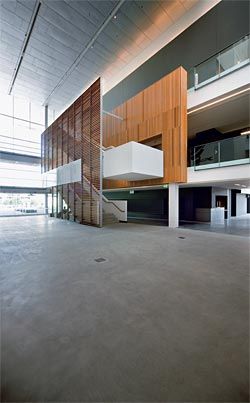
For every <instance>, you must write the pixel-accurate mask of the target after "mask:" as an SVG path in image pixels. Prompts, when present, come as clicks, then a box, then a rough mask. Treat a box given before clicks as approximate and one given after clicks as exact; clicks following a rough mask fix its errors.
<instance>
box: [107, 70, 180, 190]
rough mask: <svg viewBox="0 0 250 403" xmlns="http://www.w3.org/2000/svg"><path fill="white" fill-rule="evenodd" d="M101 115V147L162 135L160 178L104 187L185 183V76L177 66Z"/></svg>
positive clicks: (123, 182) (108, 184)
mask: <svg viewBox="0 0 250 403" xmlns="http://www.w3.org/2000/svg"><path fill="white" fill-rule="evenodd" d="M112 113H114V114H116V115H118V116H121V117H123V118H124V120H123V121H120V120H118V119H115V118H112V117H111V116H109V115H105V116H104V118H103V144H104V146H105V147H109V146H112V145H113V146H118V145H120V144H124V143H126V142H128V141H139V142H140V141H141V142H144V141H145V140H147V139H150V138H152V137H154V136H157V135H162V150H163V152H164V177H163V178H162V179H161V178H159V179H151V180H144V181H130V182H128V181H117V180H116V181H114V180H104V188H106V189H112V188H122V187H133V186H147V185H160V184H164V183H172V182H177V183H178V182H186V181H187V73H186V71H185V70H184V69H183V68H182V67H179V68H177V69H176V70H174V71H173V72H172V73H170V74H168V75H167V76H165V77H163V78H162V79H161V80H159V81H157V82H156V83H154V84H152V85H151V86H149V87H148V88H146V89H145V90H143V91H141V92H140V93H138V94H137V95H135V96H134V97H133V98H131V99H129V100H128V101H126V102H124V104H122V105H120V106H118V107H116V108H115V109H114V110H113V111H112Z"/></svg>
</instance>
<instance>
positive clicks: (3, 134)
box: [0, 94, 44, 157]
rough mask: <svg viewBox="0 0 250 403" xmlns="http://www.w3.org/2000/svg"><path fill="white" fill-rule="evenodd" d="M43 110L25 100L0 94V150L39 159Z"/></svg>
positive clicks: (39, 106)
mask: <svg viewBox="0 0 250 403" xmlns="http://www.w3.org/2000/svg"><path fill="white" fill-rule="evenodd" d="M43 130H44V108H43V107H42V106H41V105H35V104H33V103H31V102H29V101H28V100H27V99H24V98H20V97H15V96H12V95H3V94H1V99H0V150H1V151H6V152H11V153H15V154H25V155H33V156H38V157H40V150H41V133H42V132H43Z"/></svg>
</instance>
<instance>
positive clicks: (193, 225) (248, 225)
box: [128, 214, 250, 237]
mask: <svg viewBox="0 0 250 403" xmlns="http://www.w3.org/2000/svg"><path fill="white" fill-rule="evenodd" d="M128 222H129V223H134V224H145V225H156V226H161V227H162V226H168V220H167V219H160V218H159V219H156V218H139V217H129V218H128ZM180 228H188V229H194V230H198V231H209V232H218V233H221V234H230V235H240V236H245V237H250V214H247V215H244V216H241V217H231V218H229V219H228V220H225V221H224V223H223V224H211V223H205V222H204V223H202V222H191V221H180Z"/></svg>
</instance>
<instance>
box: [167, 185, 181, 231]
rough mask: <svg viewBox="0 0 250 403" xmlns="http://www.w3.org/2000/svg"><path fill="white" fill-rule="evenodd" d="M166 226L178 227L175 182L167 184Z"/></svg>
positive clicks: (177, 188) (177, 195)
mask: <svg viewBox="0 0 250 403" xmlns="http://www.w3.org/2000/svg"><path fill="white" fill-rule="evenodd" d="M168 226H169V227H170V228H177V227H179V185H178V184H177V183H170V184H169V185H168Z"/></svg>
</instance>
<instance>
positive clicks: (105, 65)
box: [0, 0, 219, 111]
mask: <svg viewBox="0 0 250 403" xmlns="http://www.w3.org/2000/svg"><path fill="white" fill-rule="evenodd" d="M218 1H219V0H210V1H209V2H208V1H206V2H204V1H203V0H160V1H156V0H154V1H151V0H140V1H133V0H129V1H128V0H127V1H125V2H124V3H123V4H122V5H121V7H120V8H119V10H118V12H117V13H116V18H112V19H111V20H110V21H109V23H108V24H107V25H106V26H105V27H104V29H103V30H102V32H101V33H100V34H99V35H98V37H97V38H96V40H95V42H94V44H93V46H89V49H87V48H88V45H89V43H90V41H91V39H92V38H93V37H94V35H95V34H96V32H97V31H98V30H99V29H100V27H101V26H102V25H103V24H105V21H107V19H108V18H109V16H110V13H111V12H112V10H113V9H114V7H116V6H117V5H118V4H119V2H118V1H114V0H111V1H106V0H100V1H97V0H92V1H87V0H78V1H77V0H57V1H53V0H40V2H41V6H40V9H39V12H38V16H37V19H36V21H35V24H34V27H33V31H32V33H31V36H30V40H29V42H28V46H27V48H26V51H25V54H24V57H23V61H22V63H21V67H20V70H19V72H18V74H17V78H16V81H15V85H14V88H13V92H12V93H13V94H16V95H21V96H26V97H28V98H29V99H30V100H31V101H37V102H39V103H40V104H43V103H44V102H46V101H47V102H48V103H49V106H50V107H51V108H52V109H56V110H57V111H60V110H61V109H64V108H65V107H66V106H67V105H68V104H69V103H71V102H72V101H73V100H74V99H75V98H76V97H77V96H79V94H80V93H81V92H82V91H83V90H84V89H85V88H87V86H88V85H89V84H91V83H92V82H93V81H94V80H95V79H96V78H97V77H98V76H102V77H103V78H104V80H105V81H106V82H111V81H112V80H113V79H114V77H116V78H117V77H118V76H119V73H120V72H121V71H122V70H124V69H125V70H126V72H127V73H128V69H127V68H128V66H130V65H131V63H133V61H134V60H135V59H136V58H138V55H140V54H142V52H144V53H143V55H144V56H143V57H144V59H145V60H147V58H149V57H150V55H151V53H152V49H151V53H150V54H146V53H145V50H146V49H148V48H149V47H150V46H151V47H152V44H153V43H154V41H157V40H158V39H159V38H160V37H161V38H162V35H163V34H164V33H166V32H167V31H168V30H169V29H170V28H173V27H175V26H176V27H177V26H178V30H179V31H178V32H181V27H180V26H179V25H180V22H181V21H182V19H183V17H184V16H185V15H188V16H189V20H188V24H189V25H190V24H191V23H192V22H194V21H193V20H192V19H190V16H191V13H193V14H194V16H195V18H196V19H197V18H199V17H200V16H201V15H202V14H204V13H205V12H206V11H208V9H210V8H211V7H213V6H214V5H215V4H216V3H217V2H218ZM36 4H37V1H36V0H0V94H1V93H4V94H7V93H8V89H9V86H10V83H11V79H12V76H13V73H14V69H15V67H16V65H17V61H18V58H19V56H20V51H21V49H22V47H23V44H24V41H25V38H26V36H25V35H26V34H27V30H28V27H29V25H30V21H31V18H32V14H33V10H34V8H35V6H36ZM198 6H199V7H200V9H199V13H200V14H199V15H198V14H197V12H198V11H197V10H198V9H197V7H198ZM178 24H179V25H178ZM182 25H183V24H182ZM185 28H186V26H184V25H183V27H182V30H183V29H185ZM171 32H172V36H173V31H171ZM177 34H178V33H177V32H176V35H177ZM172 39H173V38H172ZM163 45H164V44H163V43H161V46H163ZM86 47H87V48H86ZM86 49H87V51H86V53H85V54H84V56H83V57H82V58H81V59H80V60H79V56H80V55H81V54H82V52H84V51H85V50H86ZM157 50H158V49H155V51H157ZM76 60H78V62H79V63H75V61H76ZM145 60H144V61H145ZM141 62H143V60H140V63H141ZM72 65H73V66H72ZM131 68H133V69H134V68H136V66H135V65H133V67H131ZM125 70H124V71H125ZM130 70H131V69H130ZM112 82H113V81H112Z"/></svg>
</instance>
